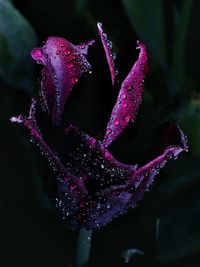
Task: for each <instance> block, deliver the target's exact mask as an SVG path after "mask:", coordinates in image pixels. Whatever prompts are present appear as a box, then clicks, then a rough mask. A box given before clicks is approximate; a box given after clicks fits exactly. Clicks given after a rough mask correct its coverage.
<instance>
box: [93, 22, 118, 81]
mask: <svg viewBox="0 0 200 267" xmlns="http://www.w3.org/2000/svg"><path fill="white" fill-rule="evenodd" d="M97 28H98V31H99V34H100V37H101V42H102V44H103V48H104V51H105V53H106V58H107V62H108V65H109V69H110V75H111V80H112V85H114V84H115V76H116V69H115V62H114V56H113V54H112V52H111V47H112V43H111V42H110V41H109V40H108V38H107V34H106V33H105V32H104V31H103V28H102V23H100V22H98V23H97Z"/></svg>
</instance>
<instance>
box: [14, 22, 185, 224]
mask: <svg viewBox="0 0 200 267" xmlns="http://www.w3.org/2000/svg"><path fill="white" fill-rule="evenodd" d="M97 26H98V31H99V35H100V39H101V41H102V45H103V48H104V50H105V54H106V58H107V61H108V65H109V68H110V74H111V80H112V84H113V85H114V84H115V81H116V78H115V76H116V69H115V64H114V56H113V54H112V53H111V43H110V42H109V40H108V38H107V35H106V34H105V33H104V31H103V28H102V25H101V24H100V23H98V25H97ZM93 43H94V41H88V42H86V43H82V44H81V45H77V46H75V45H73V44H71V43H70V42H68V41H66V40H65V39H63V38H59V37H49V38H48V40H47V41H46V43H45V44H44V46H43V47H41V48H35V49H34V50H33V51H32V57H33V58H34V59H35V60H36V61H37V62H38V63H39V64H41V65H42V72H41V76H42V78H41V90H40V96H41V104H42V107H43V110H44V112H47V113H48V114H49V116H50V118H51V121H52V125H53V126H54V127H56V126H57V125H59V124H60V123H61V117H62V114H63V110H64V106H65V103H66V100H67V98H68V96H69V94H70V92H71V90H72V88H73V86H74V84H76V83H77V82H78V80H79V79H80V77H81V76H82V75H84V74H86V73H88V72H90V71H91V65H90V63H89V62H88V61H87V53H88V48H89V46H91V45H92V44H93ZM138 49H139V57H138V60H137V61H136V62H135V64H134V65H133V67H132V69H131V70H130V73H129V74H128V76H127V77H126V78H125V80H124V81H123V82H122V84H121V88H120V90H119V95H118V97H117V101H116V104H115V105H114V108H113V110H112V113H111V117H110V120H109V122H108V124H107V128H106V133H105V136H104V138H103V140H97V139H96V138H93V137H91V136H89V135H88V134H85V133H84V132H82V131H80V130H79V129H78V128H77V127H76V126H72V125H70V126H69V127H67V128H66V130H65V131H64V132H63V136H64V137H65V143H64V144H63V145H65V153H64V154H62V155H61V154H59V152H58V151H55V150H54V149H52V148H51V146H50V145H48V144H47V143H46V142H45V140H44V139H43V136H42V135H43V134H42V132H41V131H40V129H39V127H38V123H37V119H36V116H35V112H36V101H35V100H32V104H31V108H30V111H29V115H28V116H22V115H19V116H18V117H13V118H11V121H12V122H17V123H22V124H23V125H24V127H25V128H27V129H28V130H29V131H30V134H31V138H32V140H33V141H34V142H35V143H36V144H37V145H38V146H39V147H40V149H41V151H42V153H43V154H44V155H45V156H46V157H47V158H48V160H49V163H50V165H51V167H52V168H53V169H54V171H55V175H54V176H55V181H56V192H57V196H56V198H55V199H54V203H55V205H56V207H57V209H58V211H59V213H60V214H61V216H62V218H63V219H65V220H66V221H67V222H68V223H69V224H70V225H71V226H72V227H74V228H78V227H79V228H80V227H83V228H87V229H94V228H98V227H100V226H103V225H105V224H107V223H108V222H110V221H111V220H112V219H113V218H115V217H117V216H119V215H120V214H124V213H125V212H127V211H128V210H129V209H130V208H133V207H135V206H136V205H137V203H138V202H139V201H140V200H141V199H142V197H143V195H144V192H145V191H147V190H148V189H149V187H150V185H151V184H152V183H153V180H154V177H155V176H156V175H157V174H158V173H159V171H160V169H162V168H163V167H164V166H165V164H166V163H167V162H168V161H169V160H170V159H175V158H177V156H178V155H179V154H180V153H181V152H182V151H187V142H186V137H185V136H184V134H183V132H182V131H181V130H180V128H179V127H177V126H175V125H174V124H171V125H170V131H171V133H170V136H171V137H172V139H173V140H172V142H171V143H167V145H166V148H165V149H164V151H163V152H162V153H161V154H160V155H159V156H158V157H156V158H155V159H153V160H152V161H150V162H149V163H147V164H145V165H144V166H141V167H139V166H138V165H128V164H124V163H121V162H119V161H118V160H117V159H115V158H114V156H113V155H112V154H111V152H110V151H109V149H108V147H109V146H110V145H111V143H112V142H113V141H114V140H115V139H116V138H117V137H118V136H119V135H120V134H121V133H122V132H123V130H124V128H125V127H126V126H127V125H129V124H130V123H131V122H134V120H135V118H136V115H137V112H138V108H139V105H140V103H141V99H142V91H143V82H144V78H145V75H146V73H147V71H148V65H147V51H146V48H145V45H144V44H143V43H141V42H139V41H138ZM175 141H176V142H175ZM174 142H175V143H174Z"/></svg>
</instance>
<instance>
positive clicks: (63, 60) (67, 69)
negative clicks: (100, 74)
mask: <svg viewBox="0 0 200 267" xmlns="http://www.w3.org/2000/svg"><path fill="white" fill-rule="evenodd" d="M92 43H93V42H92V41H90V42H89V43H87V44H85V47H84V49H83V51H81V49H80V46H78V47H76V46H74V45H73V44H71V43H70V42H68V41H67V40H65V39H63V38H60V37H49V38H48V39H47V41H46V43H45V45H44V46H43V47H41V48H35V49H34V50H33V51H32V53H31V56H32V58H33V59H35V60H36V61H37V62H38V63H39V64H42V65H43V69H42V75H41V76H42V77H41V98H42V105H43V107H44V109H45V111H49V113H50V115H51V116H52V122H53V124H54V125H58V124H59V123H60V119H61V116H62V113H63V109H64V105H65V102H66V100H67V98H68V96H69V94H70V92H71V89H72V87H73V86H74V85H75V84H76V83H77V82H78V80H79V78H80V77H81V76H82V75H83V74H85V73H87V72H89V71H90V70H91V66H90V64H89V63H88V61H87V59H86V57H85V55H86V53H87V49H88V47H89V46H90V45H92Z"/></svg>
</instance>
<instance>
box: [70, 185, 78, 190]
mask: <svg viewBox="0 0 200 267" xmlns="http://www.w3.org/2000/svg"><path fill="white" fill-rule="evenodd" d="M76 187H77V185H76V184H70V185H69V188H70V189H71V190H74V189H75V188H76Z"/></svg>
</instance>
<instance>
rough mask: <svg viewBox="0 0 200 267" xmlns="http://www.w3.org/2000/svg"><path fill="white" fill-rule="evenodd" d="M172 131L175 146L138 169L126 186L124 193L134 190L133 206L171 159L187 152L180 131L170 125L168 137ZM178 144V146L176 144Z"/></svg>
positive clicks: (184, 140) (184, 138)
mask: <svg viewBox="0 0 200 267" xmlns="http://www.w3.org/2000/svg"><path fill="white" fill-rule="evenodd" d="M172 129H173V132H174V135H173V139H174V142H175V143H176V145H171V146H169V147H167V148H166V149H165V150H164V152H163V153H162V154H161V155H160V156H158V157H157V158H155V159H154V160H152V161H150V162H149V163H147V164H146V165H144V166H142V167H140V168H138V169H137V170H136V171H135V172H134V174H133V175H132V177H131V179H130V181H129V182H128V184H127V186H126V191H127V190H128V191H129V190H131V189H133V188H134V190H135V194H133V197H132V203H133V205H135V203H137V202H138V201H139V200H140V199H141V198H142V197H143V194H144V192H145V191H147V190H148V189H149V187H150V185H151V184H152V183H153V181H154V177H155V176H156V175H157V174H158V173H159V172H160V170H161V169H162V168H163V167H165V165H166V163H167V162H168V161H169V160H171V159H177V157H178V155H179V154H180V153H181V152H183V151H186V152H187V151H188V146H187V138H186V136H185V135H184V134H183V132H182V130H181V129H180V128H179V127H177V126H175V124H172V125H171V127H170V128H169V133H170V136H171V137H172V132H171V130H172ZM177 141H178V142H179V144H178V143H177Z"/></svg>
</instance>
